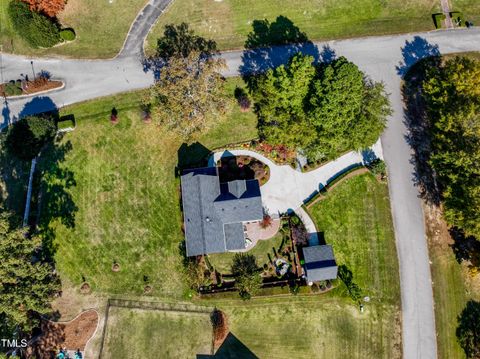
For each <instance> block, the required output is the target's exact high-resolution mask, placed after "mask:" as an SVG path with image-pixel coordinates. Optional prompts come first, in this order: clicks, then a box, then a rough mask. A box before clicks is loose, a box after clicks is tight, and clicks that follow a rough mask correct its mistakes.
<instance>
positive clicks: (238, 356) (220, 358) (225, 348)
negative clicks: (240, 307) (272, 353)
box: [197, 332, 258, 359]
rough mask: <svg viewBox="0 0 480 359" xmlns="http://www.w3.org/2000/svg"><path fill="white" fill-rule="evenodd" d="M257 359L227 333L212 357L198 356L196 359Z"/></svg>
mask: <svg viewBox="0 0 480 359" xmlns="http://www.w3.org/2000/svg"><path fill="white" fill-rule="evenodd" d="M208 358H210V359H258V357H257V356H256V355H255V354H254V353H253V352H252V351H251V350H250V349H249V348H248V347H247V346H246V345H245V344H243V343H242V342H241V341H240V340H239V339H238V338H237V337H236V336H235V335H234V334H232V332H230V333H228V335H227V337H226V338H225V340H224V341H223V343H222V345H221V346H220V347H219V348H218V350H217V351H216V353H215V354H214V355H202V354H198V355H197V359H208Z"/></svg>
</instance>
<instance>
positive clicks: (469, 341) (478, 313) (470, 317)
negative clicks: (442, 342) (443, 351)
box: [456, 300, 480, 358]
mask: <svg viewBox="0 0 480 359" xmlns="http://www.w3.org/2000/svg"><path fill="white" fill-rule="evenodd" d="M457 321H458V327H457V330H456V336H457V340H458V343H459V344H460V346H461V347H462V349H463V350H464V352H465V355H466V357H467V358H478V357H479V356H480V335H479V331H480V329H479V324H478V323H480V302H477V301H475V300H469V301H468V302H467V304H466V305H465V308H464V309H463V310H462V313H460V315H459V316H458V318H457Z"/></svg>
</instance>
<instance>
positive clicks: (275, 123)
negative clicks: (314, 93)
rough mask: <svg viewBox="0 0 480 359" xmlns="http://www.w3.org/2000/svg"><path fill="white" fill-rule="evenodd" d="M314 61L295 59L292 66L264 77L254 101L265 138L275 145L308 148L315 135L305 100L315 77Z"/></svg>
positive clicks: (271, 70)
mask: <svg viewBox="0 0 480 359" xmlns="http://www.w3.org/2000/svg"><path fill="white" fill-rule="evenodd" d="M312 62H313V57H311V56H302V55H299V54H297V55H294V56H293V57H292V58H291V59H290V62H289V63H288V65H286V66H284V65H281V66H279V67H277V68H276V69H270V70H268V71H267V73H266V74H265V75H264V76H260V77H259V79H258V81H257V83H256V87H255V90H254V91H253V98H254V101H255V106H256V111H257V115H258V130H259V134H260V136H261V137H262V138H265V139H267V141H268V142H269V143H271V144H274V145H286V146H289V147H293V148H295V147H303V148H306V147H308V146H309V145H310V143H311V142H312V141H313V139H314V137H315V135H314V132H313V131H312V128H311V123H310V122H309V118H308V116H307V114H306V113H305V108H304V107H305V99H306V98H307V96H308V93H309V88H310V84H311V82H312V80H313V78H314V76H315V68H314V67H313V66H312Z"/></svg>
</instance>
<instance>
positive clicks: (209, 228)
mask: <svg viewBox="0 0 480 359" xmlns="http://www.w3.org/2000/svg"><path fill="white" fill-rule="evenodd" d="M181 184H182V202H183V214H184V221H185V241H186V249H187V256H196V255H201V254H208V253H222V252H226V251H227V250H238V249H243V248H245V238H244V234H243V225H242V222H245V221H256V220H261V219H262V218H263V207H262V200H261V196H260V185H259V183H258V181H257V180H248V181H244V180H237V181H232V182H229V183H222V184H220V180H219V177H218V172H217V169H216V168H215V167H206V168H199V169H194V170H188V171H185V172H184V174H183V175H182V177H181Z"/></svg>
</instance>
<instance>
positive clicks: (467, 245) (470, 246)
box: [449, 227, 480, 269]
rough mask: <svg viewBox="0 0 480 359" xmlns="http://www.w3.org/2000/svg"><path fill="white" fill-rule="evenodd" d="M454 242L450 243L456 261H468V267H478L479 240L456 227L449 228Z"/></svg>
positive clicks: (479, 254) (479, 261)
mask: <svg viewBox="0 0 480 359" xmlns="http://www.w3.org/2000/svg"><path fill="white" fill-rule="evenodd" d="M449 232H450V235H451V236H452V238H453V240H454V243H453V244H452V245H451V247H452V250H453V253H454V254H455V259H456V260H457V262H458V263H462V262H464V261H467V262H469V266H470V267H476V268H478V269H480V241H479V240H478V239H476V238H475V237H474V236H467V235H465V233H464V232H463V231H462V230H461V229H460V228H457V227H453V228H450V230H449Z"/></svg>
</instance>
